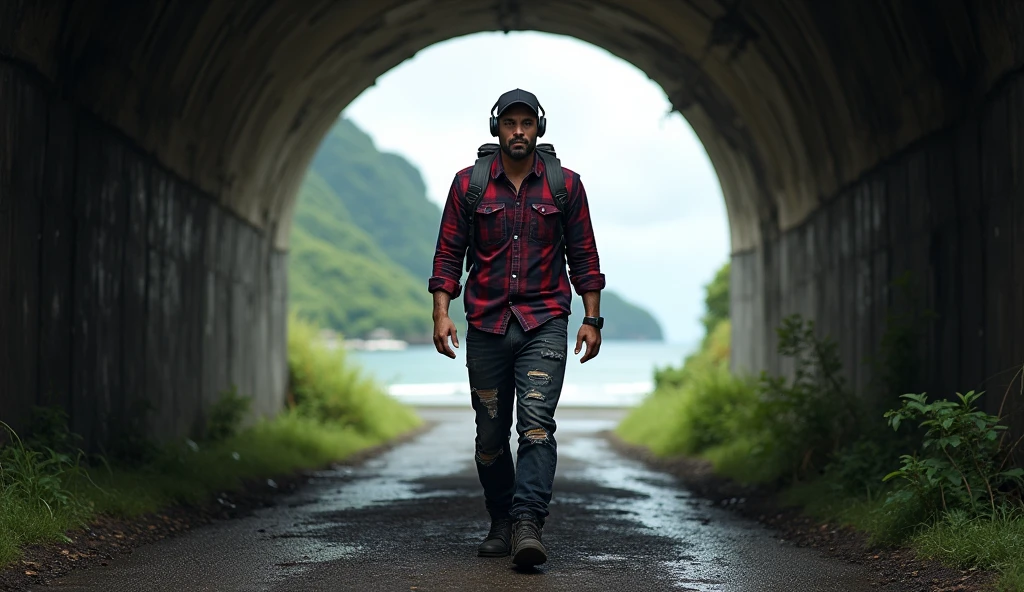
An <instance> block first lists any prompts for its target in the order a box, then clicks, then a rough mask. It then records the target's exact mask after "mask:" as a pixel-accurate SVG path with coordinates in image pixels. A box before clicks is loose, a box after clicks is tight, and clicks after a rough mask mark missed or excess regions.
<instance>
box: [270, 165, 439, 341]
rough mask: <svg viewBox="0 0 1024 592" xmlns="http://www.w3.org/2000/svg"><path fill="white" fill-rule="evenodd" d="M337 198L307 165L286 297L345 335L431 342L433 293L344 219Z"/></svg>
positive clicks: (296, 308) (309, 317) (308, 316)
mask: <svg viewBox="0 0 1024 592" xmlns="http://www.w3.org/2000/svg"><path fill="white" fill-rule="evenodd" d="M347 217H348V214H347V210H346V209H345V207H344V204H343V203H342V202H341V198H340V197H339V196H338V195H337V194H335V193H334V191H333V189H332V188H331V187H330V186H329V185H327V183H326V182H325V181H324V180H323V179H322V178H321V177H320V176H319V175H318V173H317V172H316V171H315V170H313V171H310V172H309V173H308V175H307V177H306V180H305V181H304V183H303V185H302V189H301V193H300V197H299V203H298V211H297V212H296V215H295V219H294V225H293V228H292V235H291V239H290V253H289V261H288V289H289V294H288V296H289V301H290V304H291V306H292V309H293V311H296V312H298V313H299V315H301V317H302V318H304V319H307V320H308V321H310V322H312V323H315V324H317V325H321V326H324V327H328V328H331V329H333V330H335V331H338V332H340V333H342V334H344V335H346V336H349V337H365V336H366V335H367V334H368V333H369V332H371V331H373V330H374V329H377V328H378V327H383V328H386V329H388V330H390V331H391V332H392V333H393V334H395V335H396V336H397V337H400V338H404V339H407V340H409V341H420V342H423V341H429V338H430V335H431V332H432V331H433V324H432V321H431V316H430V314H431V307H432V303H431V296H430V294H429V293H427V291H426V279H425V278H423V279H422V280H417V279H416V278H415V277H414V276H413V275H412V274H411V273H410V272H409V271H408V270H407V269H404V268H403V267H401V266H400V265H398V264H396V263H394V262H393V261H392V260H391V259H389V258H388V256H387V255H386V254H385V253H384V251H383V250H382V249H381V248H380V247H378V246H377V244H376V243H375V242H374V241H373V239H372V238H371V237H370V236H369V235H368V234H367V232H366V231H365V230H364V229H362V228H360V227H359V226H356V225H355V223H353V222H352V221H351V220H349V219H347Z"/></svg>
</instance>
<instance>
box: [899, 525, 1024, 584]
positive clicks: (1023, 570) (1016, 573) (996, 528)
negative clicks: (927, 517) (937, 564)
mask: <svg viewBox="0 0 1024 592" xmlns="http://www.w3.org/2000/svg"><path fill="white" fill-rule="evenodd" d="M911 545H912V546H913V547H914V548H915V549H916V550H917V552H918V555H919V556H920V557H922V558H925V559H937V560H939V561H941V562H943V563H944V564H946V565H949V566H950V567H953V568H956V569H976V568H981V569H995V570H997V571H999V572H1000V574H1001V578H1000V582H999V584H998V589H999V590H1013V591H1018V592H1019V591H1022V590H1024V577H1022V576H1024V519H1022V516H1021V515H1020V514H1019V513H1017V512H1014V513H1001V514H999V515H997V516H995V517H994V518H986V517H979V516H972V515H971V513H970V512H965V511H962V510H953V511H951V512H948V513H946V514H945V515H944V516H943V517H942V519H941V520H939V521H938V522H936V523H935V525H934V526H932V527H930V528H927V529H923V530H922V531H921V532H919V533H918V534H916V535H915V536H914V537H913V539H911Z"/></svg>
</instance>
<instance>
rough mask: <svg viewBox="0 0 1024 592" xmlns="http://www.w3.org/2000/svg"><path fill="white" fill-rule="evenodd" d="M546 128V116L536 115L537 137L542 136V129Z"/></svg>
mask: <svg viewBox="0 0 1024 592" xmlns="http://www.w3.org/2000/svg"><path fill="white" fill-rule="evenodd" d="M547 128H548V118H547V117H543V116H542V117H538V118H537V137H538V138H539V137H541V136H543V135H544V131H545V130H546V129H547Z"/></svg>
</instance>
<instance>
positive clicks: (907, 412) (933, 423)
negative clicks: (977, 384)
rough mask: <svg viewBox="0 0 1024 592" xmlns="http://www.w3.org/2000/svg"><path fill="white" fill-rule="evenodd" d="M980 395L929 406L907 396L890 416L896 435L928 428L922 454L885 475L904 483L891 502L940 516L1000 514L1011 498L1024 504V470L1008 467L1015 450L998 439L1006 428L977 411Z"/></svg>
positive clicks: (921, 399)
mask: <svg viewBox="0 0 1024 592" xmlns="http://www.w3.org/2000/svg"><path fill="white" fill-rule="evenodd" d="M981 395H982V393H981V392H974V391H969V392H968V393H967V394H960V393H957V395H956V396H957V400H956V401H949V400H945V399H938V400H935V401H932V402H929V401H928V397H927V396H926V395H924V394H906V395H903V397H902V398H903V405H902V406H901V407H900V408H899V409H894V410H890V411H888V412H886V414H885V417H886V419H887V420H888V423H889V425H890V426H892V428H893V430H894V431H895V430H899V429H900V426H902V425H904V424H905V423H906V422H909V421H920V427H922V428H924V429H925V433H924V437H923V439H922V441H921V445H920V449H919V450H917V451H914V453H912V454H904V455H902V456H901V457H900V460H901V462H902V464H901V466H900V468H899V469H897V470H895V471H893V472H891V473H889V474H888V475H886V476H885V480H887V481H888V480H890V479H894V478H897V477H899V478H900V479H902V481H903V486H902V487H900V488H898V489H897V490H896V491H895V492H893V493H892V494H891V495H890V497H889V499H888V500H887V501H888V502H890V503H896V504H913V505H915V506H919V507H922V508H923V509H924V510H925V511H926V512H927V513H928V514H930V515H932V516H936V515H938V514H939V513H940V511H941V512H949V511H951V510H962V511H966V512H968V513H969V514H970V515H977V514H979V513H982V512H988V513H990V514H991V515H995V514H996V513H997V512H998V510H999V509H1001V508H1004V507H1005V506H1006V505H1007V503H1008V502H1009V501H1010V499H1011V498H1012V499H1013V501H1014V502H1017V501H1019V491H1018V490H1017V489H1016V488H1017V487H1019V486H1020V485H1022V484H1024V469H1021V468H1008V461H1009V459H1010V455H1011V453H1012V450H1010V449H1009V448H1007V447H1004V446H1003V445H1002V444H1001V441H1000V438H999V436H1000V434H1001V433H1002V432H1003V431H1005V430H1006V429H1007V427H1006V426H1004V425H1000V423H999V422H1000V418H999V417H997V416H994V415H990V414H988V413H985V412H984V411H981V410H979V409H978V408H977V407H975V405H974V403H975V402H976V401H977V400H978V398H979V397H980V396H981Z"/></svg>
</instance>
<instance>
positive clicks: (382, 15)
mask: <svg viewBox="0 0 1024 592" xmlns="http://www.w3.org/2000/svg"><path fill="white" fill-rule="evenodd" d="M730 7H731V8H730ZM509 29H516V30H540V31H547V32H551V33H558V34H567V35H572V36H575V37H578V38H580V39H583V40H585V41H588V42H591V43H594V44H596V45H598V46H601V47H603V48H606V49H608V50H609V51H611V52H613V53H614V54H616V55H618V56H621V57H622V58H624V59H626V60H628V61H630V62H632V63H633V64H636V65H637V67H639V68H640V69H642V70H644V71H645V72H646V73H647V74H648V75H649V76H650V77H651V78H652V79H654V80H655V81H657V82H658V83H659V84H660V85H661V86H662V87H663V88H664V89H665V91H666V93H667V94H668V96H669V97H670V99H671V100H672V102H673V104H674V105H675V106H676V107H677V108H678V109H680V110H681V111H682V112H683V114H684V115H685V116H686V117H687V119H688V120H689V121H690V122H691V124H692V125H693V127H694V129H695V131H696V132H697V133H698V135H699V136H700V139H701V141H702V142H703V143H704V145H705V146H706V147H707V149H708V153H709V155H710V156H711V159H712V161H713V163H714V166H715V168H716V170H717V171H718V173H719V175H720V177H721V179H722V184H723V189H724V194H725V198H726V203H727V206H728V211H729V215H730V219H731V222H732V228H733V244H734V247H735V248H736V249H738V250H742V249H747V248H752V247H755V246H757V245H758V244H759V242H760V240H759V238H760V236H761V233H762V232H768V238H771V237H773V236H774V231H775V230H776V227H777V229H781V230H786V229H788V228H791V227H793V226H795V225H798V224H800V223H801V222H802V221H803V220H804V219H805V218H806V216H807V215H808V214H810V213H811V212H812V211H814V210H815V209H816V208H817V207H818V205H819V202H820V200H826V199H829V198H830V197H832V196H833V195H835V194H836V192H838V191H839V190H841V189H842V188H843V187H845V186H847V185H848V184H849V183H851V182H853V181H854V180H855V179H857V178H858V177H859V176H860V175H861V174H862V173H864V172H865V171H867V170H870V169H871V168H872V167H874V166H876V165H877V164H878V163H880V162H881V161H883V160H885V159H886V158H888V157H889V156H890V155H891V154H893V153H894V152H896V151H898V150H900V149H901V148H904V147H906V146H907V145H909V144H910V143H912V142H914V141H916V140H918V139H919V138H921V137H922V136H924V135H926V134H928V133H929V132H931V131H934V130H936V129H939V128H941V127H943V126H944V125H946V124H948V123H950V122H952V121H955V120H956V119H958V118H959V117H961V114H962V112H963V110H964V109H965V108H967V107H969V106H971V105H974V104H976V103H977V102H978V100H979V99H980V97H982V96H983V95H984V93H985V92H986V91H988V89H989V88H990V87H991V85H992V84H993V82H994V81H995V80H997V79H999V78H1000V77H1001V76H1002V75H1004V74H1005V73H1006V72H1007V71H1009V70H1012V69H1014V68H1015V67H1017V66H1019V65H1020V64H1021V63H1022V61H1024V59H1022V58H1024V36H1022V35H1021V33H1022V31H1024V8H1022V7H1021V5H1020V3H1019V2H1017V1H1016V0H986V1H982V2H976V1H973V0H942V1H939V0H927V1H913V0H903V1H901V2H895V3H894V2H890V1H889V0H844V1H841V2H813V1H809V0H750V1H746V2H738V3H737V2H718V1H711V0H628V1H627V0H600V1H597V2H577V1H575V0H553V1H543V2H541V1H536V0H532V1H528V0H515V1H513V0H509V1H502V2H495V1H494V0H474V1H465V0H415V1H409V0H382V1H380V2H373V3H365V2H356V1H342V2H318V1H316V0H287V1H286V0H270V1H266V2H255V3H254V2H248V1H246V0H214V1H211V2H203V3H198V4H196V3H176V2H175V3H167V2H159V1H156V0H146V1H139V0H121V1H115V0H107V1H95V2H70V1H68V0H64V1H45V2H43V1H39V0H15V1H13V2H6V3H4V7H3V8H0V54H2V55H10V56H11V57H13V58H14V59H17V60H20V61H23V62H25V63H27V64H30V65H32V66H33V67H34V68H35V69H37V70H38V71H39V72H40V73H41V74H42V76H43V77H45V78H46V79H47V80H49V81H52V83H53V84H54V85H55V86H56V87H57V88H60V89H61V90H62V91H63V92H66V93H67V94H68V95H70V96H71V97H73V99H74V101H75V102H76V103H78V104H80V105H82V106H83V107H84V108H85V109H87V110H89V111H91V112H93V113H96V114H97V115H99V116H100V118H101V119H102V120H104V121H108V122H110V123H112V124H113V125H114V126H115V127H117V128H118V129H120V130H122V131H123V132H124V133H125V134H126V135H127V136H128V137H129V138H132V139H133V140H134V141H135V142H136V143H138V144H139V145H140V146H142V147H143V148H144V151H145V152H148V153H151V154H153V155H154V156H155V157H156V158H157V160H158V161H160V162H161V163H164V164H165V165H166V166H167V167H168V168H169V169H170V170H172V171H174V172H176V173H177V174H178V175H180V176H181V177H183V178H184V179H187V180H189V181H191V182H193V183H194V184H195V185H196V186H198V187H200V188H201V189H203V190H204V191H205V192H206V193H208V194H210V195H213V196H217V198H218V199H219V200H220V202H221V203H223V204H225V205H226V206H227V207H228V208H229V209H231V210H232V211H234V212H236V213H238V214H239V215H240V216H241V217H243V218H245V219H247V220H249V221H250V222H252V223H253V224H255V225H256V226H258V227H260V228H264V229H267V230H268V231H271V232H275V233H276V234H277V238H278V241H279V243H278V244H279V246H284V245H285V244H286V240H287V231H288V224H282V222H286V221H287V213H288V212H289V211H290V207H291V203H292V199H293V196H294V192H295V190H296V188H297V187H298V185H299V183H300V181H301V178H302V175H303V174H304V172H305V169H306V165H307V163H308V161H309V159H310V158H311V157H312V155H313V153H314V151H315V149H316V147H317V145H318V142H319V140H320V138H321V137H322V136H323V134H324V133H326V131H327V130H328V128H329V127H330V125H331V124H332V123H333V121H334V120H335V118H336V117H337V114H338V113H339V112H340V111H341V109H342V108H343V107H344V106H345V105H346V104H348V103H349V102H350V101H351V100H352V99H354V98H355V97H356V96H358V94H359V93H360V92H362V91H363V89H365V88H366V87H367V86H369V85H371V84H372V83H373V81H374V80H375V79H376V78H377V77H378V76H380V75H381V74H383V73H384V72H386V71H387V70H388V69H390V68H392V67H394V66H395V65H397V64H399V63H400V62H401V61H403V60H405V59H407V58H409V57H411V56H412V55H414V54H415V53H416V52H417V51H419V50H421V49H423V48H425V47H428V46H430V45H431V44H433V43H436V42H439V41H443V40H445V39H449V38H451V37H455V36H458V35H463V34H468V33H473V32H476V31H487V30H509Z"/></svg>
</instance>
